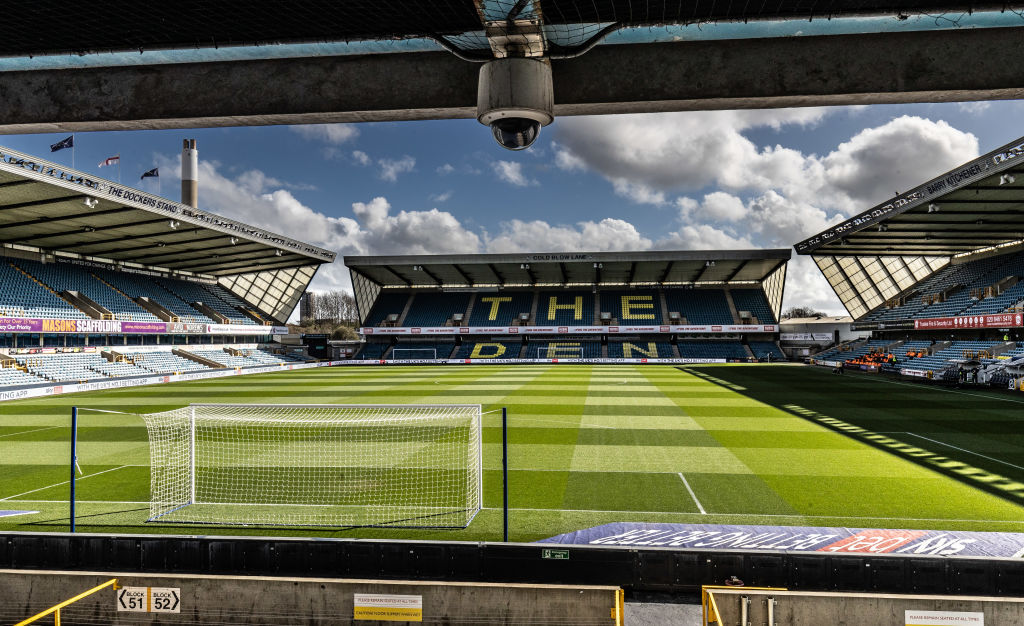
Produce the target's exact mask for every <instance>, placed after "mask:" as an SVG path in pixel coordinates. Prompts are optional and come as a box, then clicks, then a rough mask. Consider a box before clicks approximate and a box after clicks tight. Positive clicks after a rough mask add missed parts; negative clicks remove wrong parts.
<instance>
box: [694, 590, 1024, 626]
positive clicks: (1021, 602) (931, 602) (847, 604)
mask: <svg viewBox="0 0 1024 626" xmlns="http://www.w3.org/2000/svg"><path fill="white" fill-rule="evenodd" d="M714 596H715V602H716V604H717V605H718V610H719V612H720V616H721V618H722V619H721V621H720V622H719V623H720V624H723V625H731V624H740V623H741V620H740V618H741V617H742V608H743V605H744V604H746V605H747V623H750V624H767V623H768V602H769V601H771V600H774V601H775V605H774V607H773V608H774V613H775V614H774V616H773V618H774V620H773V621H774V623H775V624H779V625H782V624H787V625H794V626H795V625H802V626H819V625H824V624H829V625H831V626H844V625H849V626H855V625H856V626H874V625H876V624H878V625H883V624H884V625H885V626H892V625H894V624H906V623H907V622H906V621H905V617H906V611H908V610H910V611H948V612H952V613H982V614H983V617H982V619H983V620H984V622H983V624H984V625H985V626H1012V625H1015V624H1024V599H1019V598H1013V599H1010V598H990V597H981V596H974V597H960V598H952V597H949V596H911V595H892V594H866V593H816V592H799V591H760V590H754V589H742V588H736V589H718V590H715V591H714ZM945 619H947V620H948V621H936V622H935V623H937V624H953V625H956V626H972V625H973V626H981V624H982V623H980V622H978V621H974V620H973V619H972V620H971V621H968V617H966V616H955V615H954V616H946V618H945ZM913 623H915V624H919V623H924V622H921V621H914V622H913ZM929 623H931V622H929Z"/></svg>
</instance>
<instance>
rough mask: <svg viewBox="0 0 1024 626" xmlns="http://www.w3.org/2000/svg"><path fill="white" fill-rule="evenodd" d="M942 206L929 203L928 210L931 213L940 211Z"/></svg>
mask: <svg viewBox="0 0 1024 626" xmlns="http://www.w3.org/2000/svg"><path fill="white" fill-rule="evenodd" d="M941 208H942V207H940V206H939V205H937V204H929V205H928V212H929V213H938V212H939V210H940V209H941Z"/></svg>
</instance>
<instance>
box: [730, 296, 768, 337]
mask: <svg viewBox="0 0 1024 626" xmlns="http://www.w3.org/2000/svg"><path fill="white" fill-rule="evenodd" d="M729 293H730V294H731V295H732V303H733V304H735V305H736V310H737V311H750V313H751V314H752V315H753V316H754V317H756V318H757V322H758V323H759V324H774V323H776V321H777V320H776V319H775V314H774V313H772V307H771V305H770V304H768V298H767V296H765V295H764V291H763V290H761V289H730V290H729ZM776 348H778V346H776Z"/></svg>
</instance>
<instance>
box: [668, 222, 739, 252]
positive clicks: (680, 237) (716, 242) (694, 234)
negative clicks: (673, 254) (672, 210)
mask: <svg viewBox="0 0 1024 626" xmlns="http://www.w3.org/2000/svg"><path fill="white" fill-rule="evenodd" d="M656 247H657V248H659V249H662V250H743V249H748V248H757V247H758V246H756V245H754V244H753V242H751V241H750V239H748V238H746V237H735V236H733V235H730V234H729V233H727V232H725V231H724V230H722V229H719V228H715V227H714V226H711V225H709V224H687V225H685V226H683V227H682V228H680V229H679V230H678V231H676V232H674V233H671V234H670V235H669V236H668V237H665V238H664V239H661V240H659V241H658V243H657V244H656Z"/></svg>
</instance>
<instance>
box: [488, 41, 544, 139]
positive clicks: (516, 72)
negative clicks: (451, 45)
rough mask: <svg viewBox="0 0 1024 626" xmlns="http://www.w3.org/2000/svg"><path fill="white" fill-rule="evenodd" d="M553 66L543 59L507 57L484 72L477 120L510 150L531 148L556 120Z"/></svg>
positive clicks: (489, 63)
mask: <svg viewBox="0 0 1024 626" xmlns="http://www.w3.org/2000/svg"><path fill="white" fill-rule="evenodd" d="M554 109H555V96H554V89H553V88H552V84H551V65H550V64H549V63H548V62H547V61H546V60H543V59H536V58H521V57H506V58H503V59H495V60H494V61H489V62H488V63H486V64H484V66H483V67H481V68H480V81H479V83H478V87H477V101H476V119H477V121H479V122H480V123H481V124H485V125H487V126H490V127H491V132H492V133H493V134H494V139H495V141H497V142H498V143H499V144H500V145H501V147H503V148H507V149H509V150H523V149H525V148H529V147H530V146H531V145H532V144H533V142H534V141H536V140H537V136H538V135H540V129H541V127H542V126H547V125H548V124H550V123H551V122H552V121H553V120H554V119H555V114H554Z"/></svg>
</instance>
